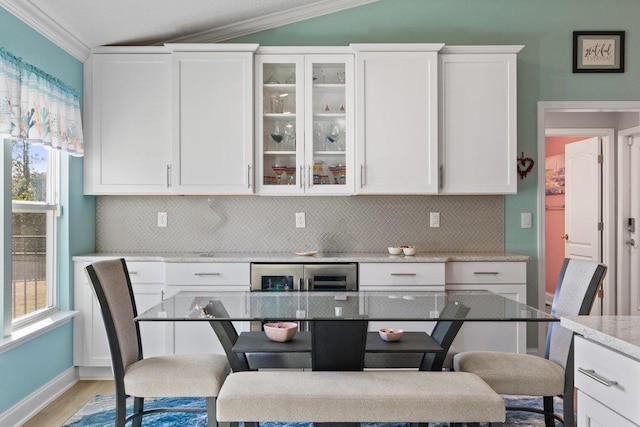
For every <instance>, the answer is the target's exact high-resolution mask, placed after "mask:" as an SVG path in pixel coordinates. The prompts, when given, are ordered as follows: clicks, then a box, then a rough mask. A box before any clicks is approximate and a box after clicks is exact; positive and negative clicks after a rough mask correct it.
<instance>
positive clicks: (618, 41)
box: [573, 31, 624, 73]
mask: <svg viewBox="0 0 640 427" xmlns="http://www.w3.org/2000/svg"><path fill="white" fill-rule="evenodd" d="M573 72H574V73H624V31H574V32H573Z"/></svg>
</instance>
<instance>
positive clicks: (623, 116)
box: [537, 101, 640, 342]
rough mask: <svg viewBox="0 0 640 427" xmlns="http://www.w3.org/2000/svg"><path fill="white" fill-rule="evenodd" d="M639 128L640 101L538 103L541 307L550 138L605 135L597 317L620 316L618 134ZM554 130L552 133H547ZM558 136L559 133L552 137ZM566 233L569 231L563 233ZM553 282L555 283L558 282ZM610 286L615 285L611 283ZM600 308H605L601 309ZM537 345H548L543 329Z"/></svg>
mask: <svg viewBox="0 0 640 427" xmlns="http://www.w3.org/2000/svg"><path fill="white" fill-rule="evenodd" d="M637 126H640V102H636V101H611V102H605V101H594V102H590V101H576V102H539V103H538V159H539V161H538V209H537V214H538V219H539V221H538V224H539V227H538V272H537V273H538V304H539V307H544V304H545V297H546V290H547V288H548V285H547V281H548V280H549V279H547V254H546V252H547V244H546V230H547V224H546V219H545V216H546V210H545V206H546V200H545V196H546V195H545V162H544V160H543V159H545V157H546V148H547V147H546V138H547V136H549V135H551V136H557V137H562V136H564V137H567V136H585V137H590V136H601V137H602V138H603V139H602V141H603V143H602V144H603V148H602V150H603V152H602V154H603V160H604V162H603V165H602V203H601V209H602V240H601V262H603V263H604V264H606V265H607V266H608V268H609V269H608V271H607V276H606V280H605V287H604V296H603V299H602V305H600V304H599V302H596V304H595V305H596V308H597V309H598V310H597V312H598V313H602V314H617V310H618V305H619V301H618V300H619V294H620V291H619V290H618V289H616V286H615V285H616V284H617V283H618V282H617V280H616V277H617V274H618V270H619V266H618V257H617V255H616V254H617V253H620V251H621V245H622V244H623V242H621V239H620V237H619V236H618V234H619V231H618V228H619V226H618V224H619V222H620V219H619V218H618V216H619V213H618V212H619V208H618V203H619V201H620V198H619V196H618V195H617V194H616V191H617V186H616V182H619V178H618V177H617V175H616V174H617V171H618V168H617V158H616V153H618V152H619V151H618V146H619V145H620V144H621V142H620V140H619V138H618V132H620V131H622V130H625V129H630V128H633V127H637ZM549 131H551V133H550V132H549ZM554 132H555V133H554ZM565 234H566V233H565ZM554 280H555V279H554ZM607 284H611V285H609V286H608V285H607ZM600 308H601V310H600ZM538 342H544V335H543V333H542V331H541V333H540V334H539V337H538Z"/></svg>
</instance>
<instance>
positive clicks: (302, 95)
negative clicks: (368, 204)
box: [255, 47, 354, 195]
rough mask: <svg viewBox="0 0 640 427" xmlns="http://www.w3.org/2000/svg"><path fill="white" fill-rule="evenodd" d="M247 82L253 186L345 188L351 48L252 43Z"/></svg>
mask: <svg viewBox="0 0 640 427" xmlns="http://www.w3.org/2000/svg"><path fill="white" fill-rule="evenodd" d="M303 51H304V52H306V54H303V53H301V52H303ZM255 88H256V97H257V99H256V126H257V129H256V138H255V140H256V152H257V155H256V162H257V169H258V170H257V171H256V183H257V192H258V194H261V195H287V194H297V195H301V194H317V195H339V194H353V192H354V167H353V166H354V127H353V126H354V125H353V114H354V103H353V53H352V52H351V51H350V50H349V49H348V48H332V47H328V48H307V47H305V48H260V50H259V51H258V54H257V55H256V83H255Z"/></svg>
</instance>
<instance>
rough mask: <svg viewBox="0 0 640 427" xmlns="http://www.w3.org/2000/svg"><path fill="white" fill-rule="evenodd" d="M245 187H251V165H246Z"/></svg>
mask: <svg viewBox="0 0 640 427" xmlns="http://www.w3.org/2000/svg"><path fill="white" fill-rule="evenodd" d="M247 188H251V165H247Z"/></svg>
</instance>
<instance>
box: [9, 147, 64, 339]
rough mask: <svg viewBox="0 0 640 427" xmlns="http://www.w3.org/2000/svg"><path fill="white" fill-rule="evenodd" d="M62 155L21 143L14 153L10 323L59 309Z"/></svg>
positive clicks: (18, 323)
mask: <svg viewBox="0 0 640 427" xmlns="http://www.w3.org/2000/svg"><path fill="white" fill-rule="evenodd" d="M58 157H59V156H58V152H57V151H55V150H51V149H48V148H45V147H44V146H40V145H35V144H29V143H27V142H25V141H22V140H16V141H14V142H13V148H12V168H11V172H12V176H11V178H12V184H11V186H12V215H11V217H12V221H11V226H12V228H11V261H12V274H13V277H12V281H11V285H12V288H11V319H12V324H13V326H14V327H15V326H19V325H20V324H22V323H26V322H28V321H29V320H31V319H33V318H34V317H38V315H40V314H43V313H45V312H47V311H49V310H50V309H51V308H53V307H55V305H56V298H55V296H56V274H55V265H56V263H55V254H56V251H55V241H56V218H57V213H58V209H59V207H58V191H57V182H58V180H57V176H58V170H59V167H58V165H59V162H58Z"/></svg>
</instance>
